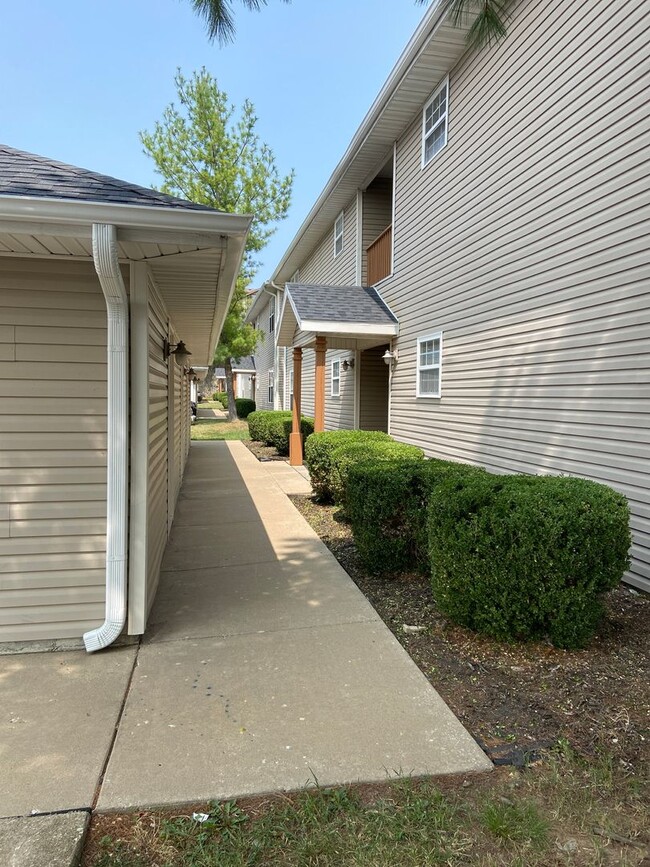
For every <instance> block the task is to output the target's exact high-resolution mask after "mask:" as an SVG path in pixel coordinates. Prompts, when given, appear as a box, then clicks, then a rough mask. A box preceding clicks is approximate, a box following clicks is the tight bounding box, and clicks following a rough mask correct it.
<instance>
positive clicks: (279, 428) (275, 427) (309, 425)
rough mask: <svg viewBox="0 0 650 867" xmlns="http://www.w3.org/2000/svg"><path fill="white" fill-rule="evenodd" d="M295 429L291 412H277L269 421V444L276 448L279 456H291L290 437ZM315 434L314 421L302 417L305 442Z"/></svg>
mask: <svg viewBox="0 0 650 867" xmlns="http://www.w3.org/2000/svg"><path fill="white" fill-rule="evenodd" d="M292 428H293V417H292V414H291V413H290V412H286V413H285V412H282V413H281V412H276V413H273V415H272V417H271V418H270V419H269V420H268V421H267V427H266V431H267V440H266V441H267V443H268V445H270V446H275V447H276V449H277V450H278V454H281V455H288V454H289V436H290V434H291V431H292ZM313 432H314V419H313V418H307V417H306V416H304V415H303V416H301V417H300V433H301V434H302V438H303V441H304V440H306V439H307V437H308V436H310V435H311V434H313Z"/></svg>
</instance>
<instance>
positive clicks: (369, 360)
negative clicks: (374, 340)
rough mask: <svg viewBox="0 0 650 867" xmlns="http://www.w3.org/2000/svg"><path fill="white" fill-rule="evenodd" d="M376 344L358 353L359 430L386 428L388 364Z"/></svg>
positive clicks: (385, 347)
mask: <svg viewBox="0 0 650 867" xmlns="http://www.w3.org/2000/svg"><path fill="white" fill-rule="evenodd" d="M387 349H388V344H386V345H385V346H377V347H375V348H374V349H367V350H365V352H360V353H359V362H358V363H359V364H360V365H361V368H360V371H359V427H360V428H361V430H382V431H387V430H388V374H389V371H388V366H387V365H386V363H385V361H384V359H383V357H382V356H383V354H384V352H385V351H386V350H387Z"/></svg>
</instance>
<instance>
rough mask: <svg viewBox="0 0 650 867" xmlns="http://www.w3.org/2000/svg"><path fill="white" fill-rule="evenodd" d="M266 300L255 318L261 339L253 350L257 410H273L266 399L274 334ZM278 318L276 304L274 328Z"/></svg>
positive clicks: (268, 301) (278, 310) (271, 365)
mask: <svg viewBox="0 0 650 867" xmlns="http://www.w3.org/2000/svg"><path fill="white" fill-rule="evenodd" d="M260 291H263V290H260ZM265 294H266V293H265ZM266 298H267V303H266V304H264V306H263V307H262V310H261V311H260V313H259V314H258V317H257V328H258V330H259V331H260V332H261V333H262V339H261V340H260V342H259V343H258V344H257V349H256V350H255V367H256V368H257V374H256V378H255V406H256V408H257V409H273V404H272V403H270V402H269V399H268V392H269V370H273V365H274V353H275V333H273V334H272V333H271V332H270V331H269V305H270V302H271V296H270V295H268V294H267V295H266ZM279 317H280V306H279V304H278V303H277V302H276V307H275V322H276V327H277V323H278V322H279Z"/></svg>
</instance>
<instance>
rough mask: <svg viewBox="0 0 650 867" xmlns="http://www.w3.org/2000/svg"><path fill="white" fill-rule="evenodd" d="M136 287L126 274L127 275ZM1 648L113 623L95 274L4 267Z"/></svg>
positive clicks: (76, 268)
mask: <svg viewBox="0 0 650 867" xmlns="http://www.w3.org/2000/svg"><path fill="white" fill-rule="evenodd" d="M125 278H126V275H125ZM0 322H1V323H2V325H0V357H1V358H2V364H0V641H3V642H8V641H9V642H10V641H27V640H32V639H34V640H36V639H56V638H79V637H80V636H81V635H82V634H83V633H84V632H85V631H86V630H88V629H92V628H94V627H96V626H98V625H99V624H101V623H102V621H103V619H104V593H105V534H106V305H105V302H104V297H103V294H102V291H101V288H100V286H99V283H98V281H97V277H96V275H95V272H94V269H93V267H92V265H89V264H86V263H76V262H65V263H64V262H50V261H47V262H45V261H41V260H27V259H20V258H15V259H12V258H4V259H0Z"/></svg>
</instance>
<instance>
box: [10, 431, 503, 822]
mask: <svg viewBox="0 0 650 867" xmlns="http://www.w3.org/2000/svg"><path fill="white" fill-rule="evenodd" d="M308 490H309V484H308V481H307V480H306V479H305V478H304V475H301V474H300V473H299V472H296V470H295V469H293V468H291V467H289V466H288V464H286V463H284V462H272V463H259V462H258V461H257V460H256V459H255V458H254V457H253V455H252V454H251V453H250V452H249V451H248V449H247V448H246V447H245V446H244V445H243V444H242V443H240V442H194V443H192V447H191V455H190V460H189V463H188V468H187V472H186V475H185V479H184V482H183V486H182V489H181V493H180V497H179V502H178V506H177V510H176V517H175V520H174V525H173V528H172V532H171V535H170V539H169V543H168V546H167V550H166V553H165V559H164V562H163V569H162V575H161V582H160V588H159V591H158V595H157V598H156V602H155V605H154V608H153V610H152V613H151V617H150V621H149V626H148V631H147V635H146V636H145V639H144V641H143V643H142V644H141V646H140V647H139V648H136V647H121V648H116V649H114V650H109V651H104V652H102V653H100V654H97V655H94V656H87V655H86V654H85V653H84V652H82V651H73V652H69V653H56V654H27V655H21V656H19V657H17V656H13V657H12V656H9V657H1V658H0V690H3V691H4V693H5V694H4V695H0V706H2V707H3V709H6V712H5V713H4V714H3V716H2V719H1V720H0V743H1V744H2V747H1V748H0V749H1V750H2V751H1V752H0V775H1V779H2V781H3V785H2V790H1V791H0V816H17V815H28V814H29V813H30V812H31V811H33V810H38V811H54V810H80V809H81V810H84V809H85V810H88V809H92V808H95V807H96V808H97V809H100V810H113V809H122V808H128V807H134V806H153V805H160V804H182V803H185V802H193V801H202V800H207V799H211V798H217V799H218V798H226V797H235V796H238V795H244V794H252V793H261V792H268V791H274V790H279V789H293V788H297V787H301V786H303V785H305V784H307V783H309V782H313V781H314V780H315V779H317V780H318V782H319V783H320V784H322V785H329V784H337V783H345V782H353V781H357V780H362V781H374V780H383V779H386V778H387V777H389V776H392V775H395V774H398V773H401V774H449V773H469V772H473V771H484V770H487V769H489V768H490V767H491V764H490V762H489V761H488V759H487V758H486V757H485V756H484V754H483V753H482V751H481V750H480V749H479V747H478V746H477V745H476V744H475V742H474V741H473V739H472V738H471V737H470V736H469V734H468V733H467V732H466V731H465V729H464V728H463V727H462V726H461V725H460V723H459V722H458V720H457V719H456V718H455V717H454V715H453V714H452V713H451V711H450V710H449V709H448V708H447V707H446V705H445V704H444V702H443V701H442V700H441V699H440V697H439V696H438V695H437V693H436V692H435V691H434V690H433V689H432V688H431V686H430V685H429V683H428V682H427V680H426V679H425V678H424V676H423V675H422V674H421V673H420V672H419V670H418V669H417V667H416V666H415V665H414V663H413V662H412V661H411V660H410V658H409V657H408V655H407V654H406V653H405V651H404V650H403V649H402V647H401V646H400V645H399V643H398V642H397V641H396V640H395V638H394V637H393V636H392V634H391V633H390V632H389V630H388V629H387V628H386V627H385V626H384V624H383V623H382V622H381V621H380V620H379V619H378V617H377V614H376V613H375V611H374V609H373V608H372V607H371V606H370V605H369V603H368V602H367V600H366V599H365V597H364V596H363V595H362V594H361V593H360V592H359V590H358V589H357V588H356V586H355V585H354V584H353V582H352V581H351V580H350V578H349V577H348V575H347V574H346V573H345V572H344V571H343V569H342V568H341V567H340V566H339V564H338V563H337V561H336V560H335V559H334V557H333V556H332V555H331V554H330V552H329V551H328V550H327V549H326V548H325V546H324V545H323V544H322V543H321V542H320V540H319V539H318V537H317V536H316V535H315V533H314V532H313V531H312V530H311V528H310V527H309V526H308V525H307V523H306V522H305V521H304V520H303V518H302V517H301V516H300V515H299V513H298V512H297V511H296V509H295V508H294V507H293V505H292V504H291V502H290V501H289V500H288V499H287V497H286V493H287V492H288V493H300V492H307V491H308ZM125 696H126V701H125V703H124V704H123V702H124V698H125ZM116 727H117V734H116V736H115V740H114V742H113V736H114V731H115V728H116ZM102 775H103V776H102ZM1 834H2V830H1V828H0V837H1Z"/></svg>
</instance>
